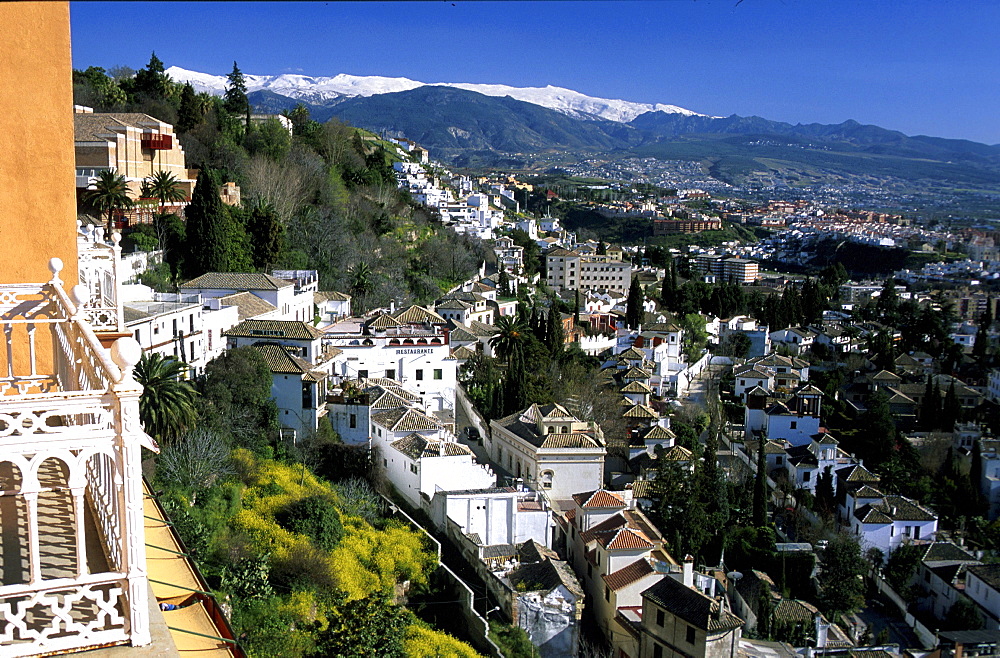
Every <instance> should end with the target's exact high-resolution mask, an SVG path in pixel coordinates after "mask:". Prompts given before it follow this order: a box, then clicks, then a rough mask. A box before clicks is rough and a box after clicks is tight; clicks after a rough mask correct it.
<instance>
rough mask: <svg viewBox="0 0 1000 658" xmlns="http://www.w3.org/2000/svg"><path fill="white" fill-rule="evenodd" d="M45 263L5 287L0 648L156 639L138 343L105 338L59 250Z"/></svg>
mask: <svg viewBox="0 0 1000 658" xmlns="http://www.w3.org/2000/svg"><path fill="white" fill-rule="evenodd" d="M116 248H117V243H116V244H115V246H114V247H108V249H109V250H111V254H112V256H113V257H115V258H117V253H116V252H115V251H114V250H115V249H116ZM50 268H51V269H52V272H53V278H52V280H51V281H49V282H48V283H46V284H13V285H2V286H0V327H2V328H3V335H4V338H5V341H6V345H5V347H6V349H5V351H4V353H3V354H2V355H0V362H2V361H3V359H4V358H5V362H3V363H2V366H3V367H0V374H2V376H0V525H2V527H3V538H2V542H3V547H2V548H3V550H0V577H2V582H0V617H2V620H3V623H2V625H0V655H3V656H28V655H35V654H39V653H50V652H63V651H69V650H74V649H81V648H86V647H93V646H98V645H107V644H113V643H125V642H131V643H132V644H133V645H142V644H148V643H149V641H150V638H149V612H148V601H147V596H148V594H147V591H148V590H147V581H146V562H145V546H144V544H145V540H144V529H143V517H142V515H143V499H142V477H141V470H140V468H141V461H140V460H141V454H140V451H141V447H142V446H146V447H149V448H151V449H154V450H155V449H156V446H155V444H153V443H152V441H151V440H150V439H149V438H148V437H147V436H146V435H145V434H144V433H143V432H142V429H141V426H140V422H139V396H140V394H141V392H142V388H141V386H140V385H139V384H138V383H137V382H136V381H135V379H134V378H133V377H132V369H133V367H134V366H135V364H136V363H137V362H138V358H139V356H140V354H141V349H140V348H139V346H138V344H137V343H135V341H134V340H133V339H131V338H122V339H119V340H118V341H116V342H115V343H114V345H112V348H111V350H110V351H109V350H105V349H104V348H103V347H102V346H101V344H100V341H99V340H98V339H97V336H96V335H95V333H94V330H93V328H92V327H91V326H90V324H89V322H88V321H87V318H88V317H90V314H89V312H88V310H87V309H88V306H87V304H88V302H89V301H90V299H91V298H90V294H89V293H90V291H91V290H92V288H91V287H90V286H89V285H79V286H76V287H74V289H73V290H72V296H71V295H69V294H67V292H66V291H65V290H64V289H63V286H62V282H61V281H60V279H59V272H60V270H61V268H62V263H61V262H60V261H59V260H58V259H53V260H52V262H51V263H50ZM111 272H112V274H113V273H114V271H113V270H112V271H111ZM106 283H107V282H106V281H103V282H102V284H101V286H99V287H101V288H102V289H103V290H105V291H108V290H114V286H113V285H111V286H108V285H106ZM71 297H72V298H71ZM105 299H107V298H105ZM115 299H117V296H116V297H115ZM90 308H91V309H93V308H95V307H93V306H92V307H90ZM98 547H99V550H97V548H98ZM88 548H89V549H90V550H88Z"/></svg>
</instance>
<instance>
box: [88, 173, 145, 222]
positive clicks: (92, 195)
mask: <svg viewBox="0 0 1000 658" xmlns="http://www.w3.org/2000/svg"><path fill="white" fill-rule="evenodd" d="M85 200H86V201H87V203H89V204H90V205H92V206H94V208H96V209H97V211H98V212H101V213H107V214H108V234H109V235H110V234H111V231H112V230H113V229H114V215H115V211H116V210H119V211H120V210H127V209H129V208H131V207H132V206H134V205H135V202H134V201H132V199H131V198H130V197H129V190H128V183H126V182H125V176H123V175H122V174H119V173H118V172H117V171H116V170H114V169H105V170H104V171H102V172H101V173H100V175H99V176H98V177H97V183H96V184H95V186H94V189H93V190H91V191H89V192H88V193H87V195H86V197H85Z"/></svg>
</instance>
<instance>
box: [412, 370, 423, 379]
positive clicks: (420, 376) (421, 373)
mask: <svg viewBox="0 0 1000 658" xmlns="http://www.w3.org/2000/svg"><path fill="white" fill-rule="evenodd" d="M414 377H416V378H417V381H418V382H419V381H423V379H424V371H423V370H417V371H416V373H415V374H414Z"/></svg>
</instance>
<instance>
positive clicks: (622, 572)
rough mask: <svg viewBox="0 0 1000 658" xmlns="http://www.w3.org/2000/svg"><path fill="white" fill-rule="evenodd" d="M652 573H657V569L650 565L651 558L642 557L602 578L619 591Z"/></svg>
mask: <svg viewBox="0 0 1000 658" xmlns="http://www.w3.org/2000/svg"><path fill="white" fill-rule="evenodd" d="M651 573H656V570H655V569H653V567H652V566H650V564H649V560H647V559H645V558H642V559H639V560H636V561H635V562H633V563H632V564H630V565H628V566H627V567H624V568H622V569H619V570H618V571H615V572H614V573H606V574H604V575H603V576H601V578H603V579H604V583H605V584H606V585H607V586H608V587H610V588H611V589H613V590H614V591H616V592H617V591H618V590H620V589H622V588H623V587H628V586H629V585H631V584H632V583H634V582H636V581H638V580H641V579H642V578H645V577H646V576H648V575H649V574H651Z"/></svg>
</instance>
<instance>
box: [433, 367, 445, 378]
mask: <svg viewBox="0 0 1000 658" xmlns="http://www.w3.org/2000/svg"><path fill="white" fill-rule="evenodd" d="M434 379H444V371H442V370H441V368H434Z"/></svg>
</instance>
